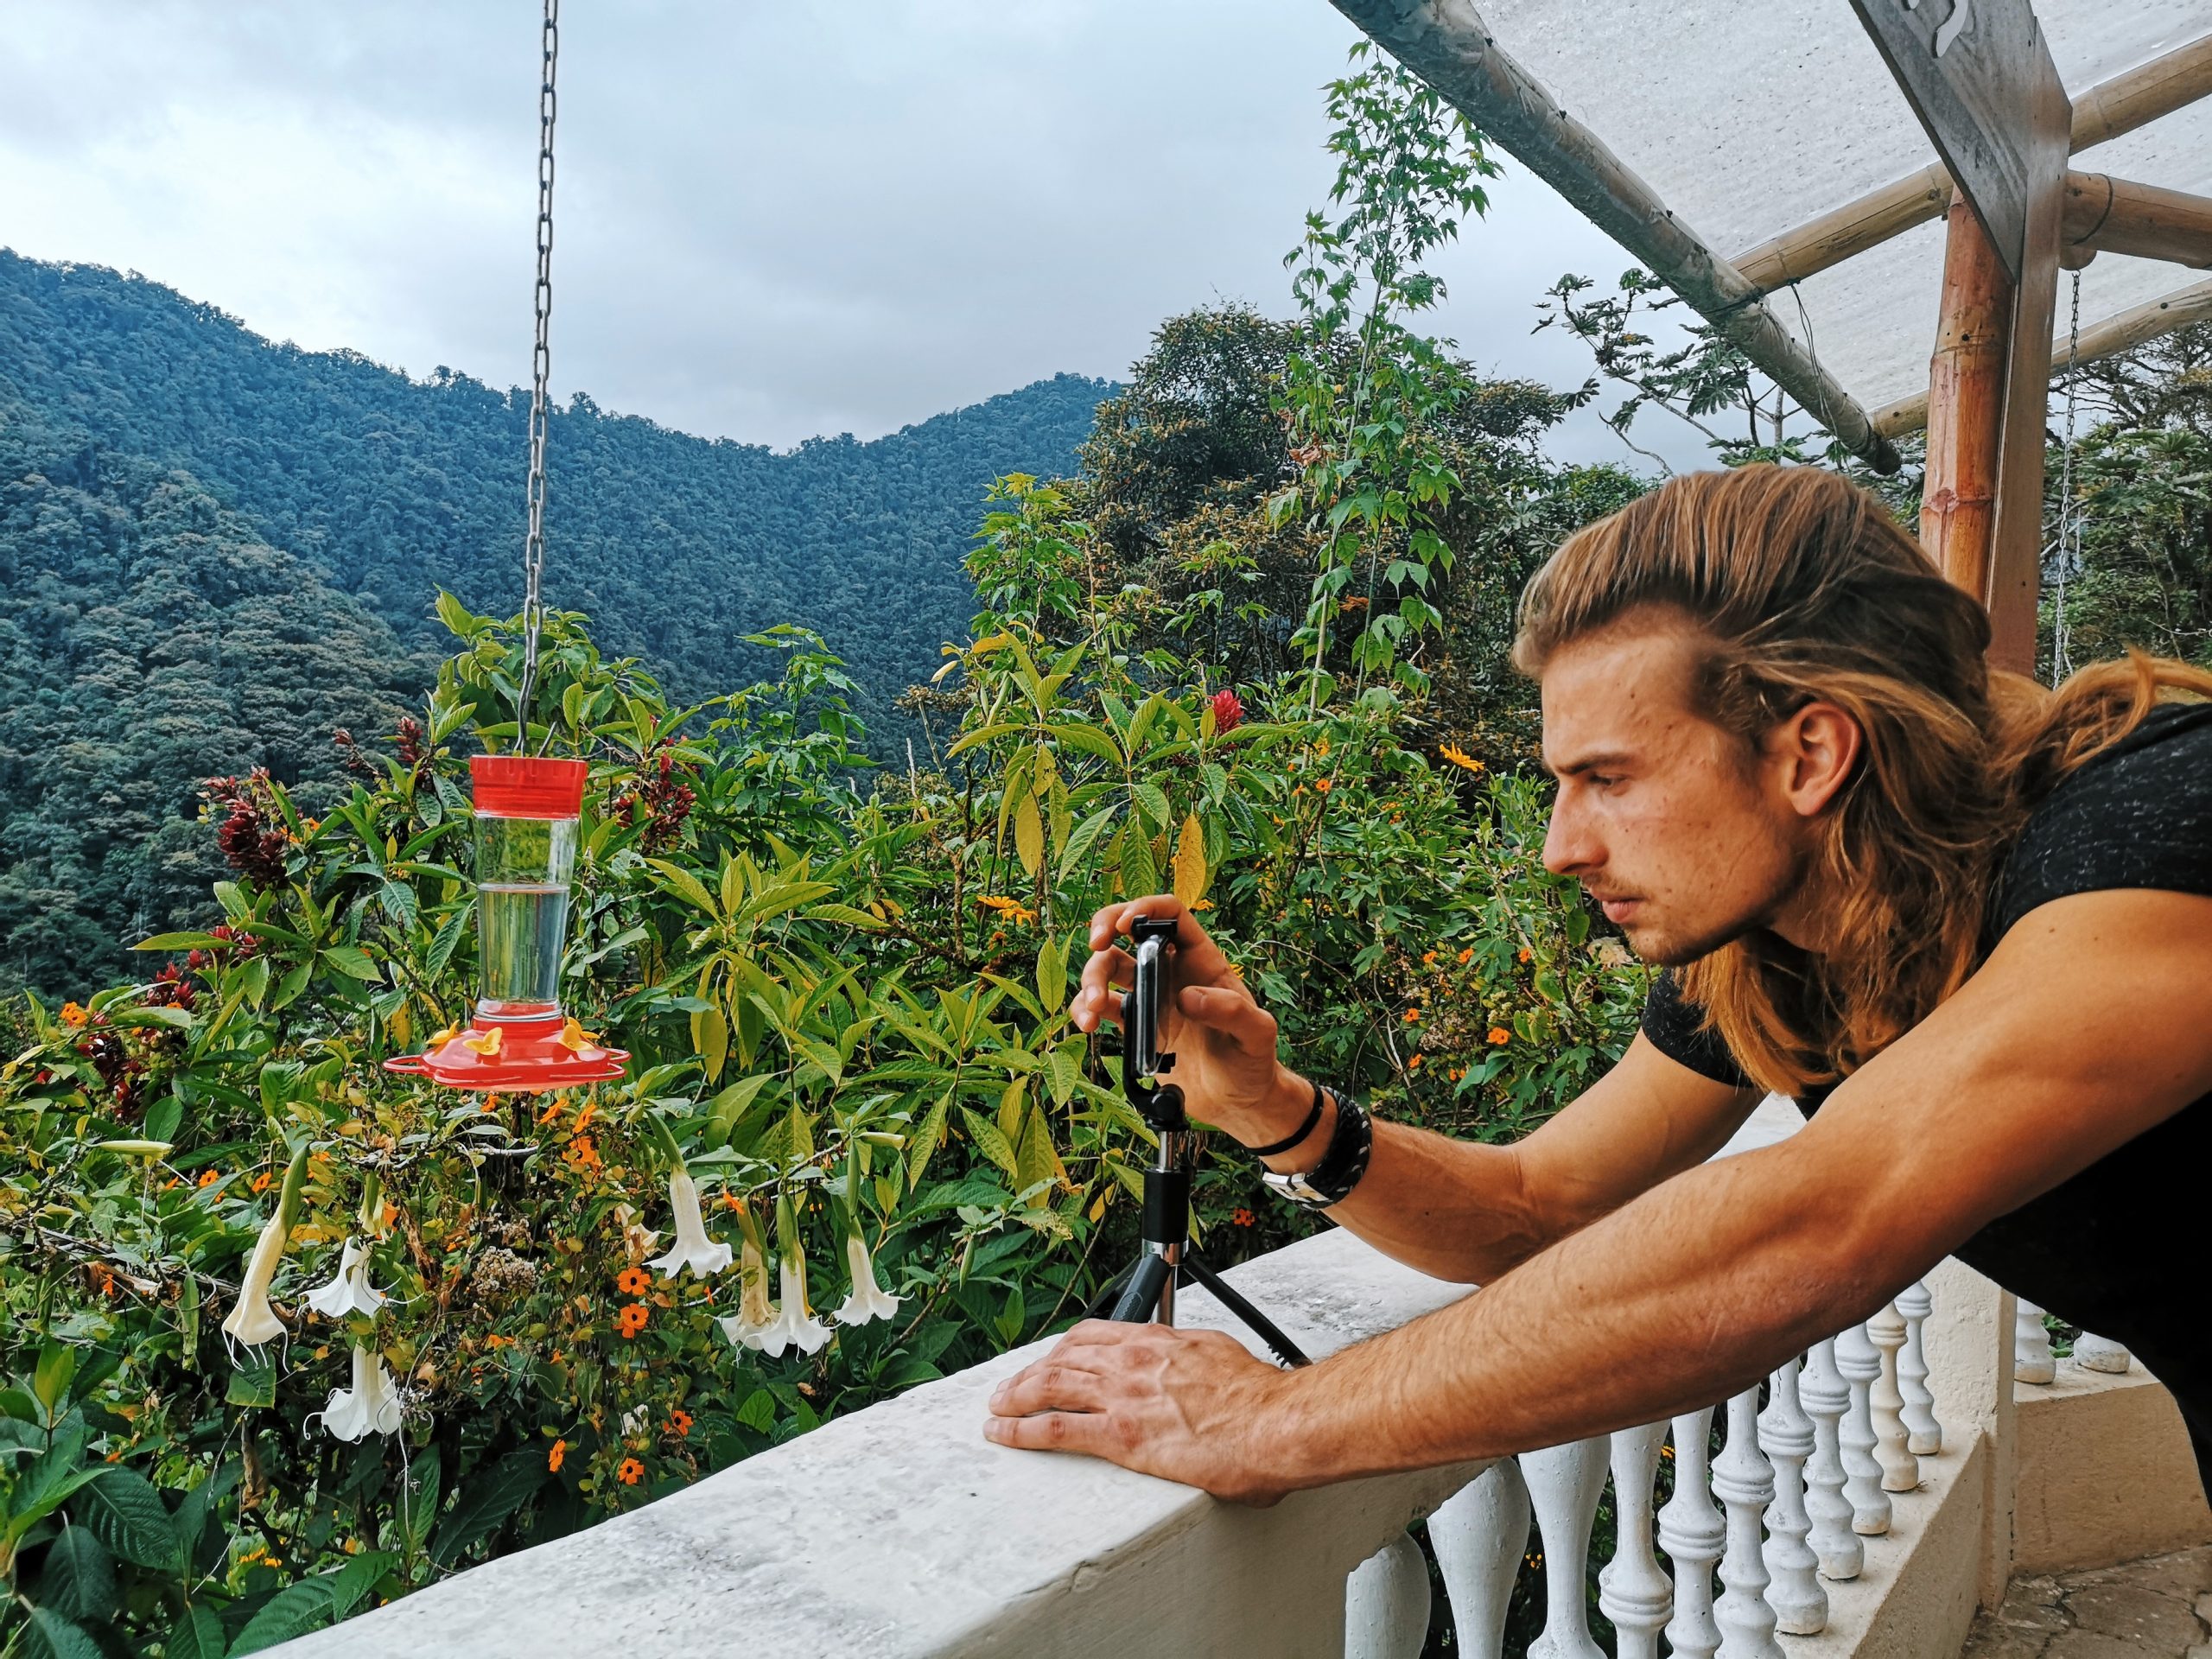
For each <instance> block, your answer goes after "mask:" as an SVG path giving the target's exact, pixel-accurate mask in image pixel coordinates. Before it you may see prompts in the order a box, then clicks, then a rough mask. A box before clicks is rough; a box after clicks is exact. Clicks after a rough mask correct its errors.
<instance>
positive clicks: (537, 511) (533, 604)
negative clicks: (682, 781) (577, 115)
mask: <svg viewBox="0 0 2212 1659" xmlns="http://www.w3.org/2000/svg"><path fill="white" fill-rule="evenodd" d="M543 53H544V65H543V69H544V73H543V79H541V80H540V81H539V83H538V88H537V295H536V305H537V345H536V347H535V348H534V350H533V351H532V353H531V362H530V533H529V537H528V539H527V540H525V541H524V543H523V557H522V568H523V599H522V683H521V684H520V685H519V686H518V688H517V689H516V692H515V752H516V753H518V754H519V753H527V752H528V750H529V747H530V700H531V693H532V691H534V690H536V688H537V637H538V634H539V633H540V632H541V631H542V630H543V626H544V619H545V607H544V603H543V600H542V599H541V598H540V596H539V587H540V583H541V581H542V578H543V575H544V571H545V423H546V416H547V415H548V413H549V412H550V411H549V410H548V406H547V405H548V398H547V393H546V385H545V383H546V380H547V378H548V377H549V376H550V374H551V373H552V371H553V347H552V344H551V339H550V332H549V331H550V327H551V325H552V318H553V118H554V116H555V114H556V111H557V110H558V108H559V102H558V99H556V96H555V93H554V90H553V79H554V74H553V72H554V70H555V68H556V66H557V65H558V63H559V60H560V56H561V0H545V27H544V34H543ZM548 731H549V734H550V727H549V728H548Z"/></svg>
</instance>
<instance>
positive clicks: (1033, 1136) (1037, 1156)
mask: <svg viewBox="0 0 2212 1659" xmlns="http://www.w3.org/2000/svg"><path fill="white" fill-rule="evenodd" d="M1067 1178H1068V1172H1067V1166H1065V1164H1063V1163H1061V1161H1060V1154H1059V1152H1058V1149H1057V1148H1055V1147H1053V1145H1052V1124H1051V1123H1050V1122H1047V1121H1046V1116H1045V1112H1044V1109H1043V1108H1041V1107H1038V1106H1032V1107H1031V1108H1030V1109H1029V1116H1028V1117H1027V1119H1026V1120H1025V1121H1024V1122H1023V1123H1022V1126H1021V1142H1020V1145H1019V1146H1018V1147H1015V1148H1014V1189H1015V1190H1016V1191H1017V1192H1021V1191H1026V1190H1027V1189H1028V1188H1030V1187H1033V1186H1036V1185H1039V1184H1040V1183H1047V1184H1052V1185H1057V1184H1059V1183H1061V1182H1065V1180H1066V1179H1067ZM1051 1198H1052V1193H1051V1192H1050V1191H1049V1190H1048V1191H1046V1192H1035V1193H1032V1194H1031V1196H1030V1199H1029V1205H1030V1207H1031V1208H1032V1209H1041V1208H1042V1207H1043V1206H1044V1205H1046V1204H1047V1203H1049V1202H1050V1201H1051Z"/></svg>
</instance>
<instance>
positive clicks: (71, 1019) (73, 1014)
mask: <svg viewBox="0 0 2212 1659" xmlns="http://www.w3.org/2000/svg"><path fill="white" fill-rule="evenodd" d="M91 1018H92V1015H91V1014H86V1012H85V1011H84V1009H82V1008H81V1007H78V1006H77V1004H75V1003H74V1002H64V1003H63V1004H62V1005H61V1023H62V1024H63V1025H65V1026H67V1027H71V1028H72V1029H74V1028H76V1027H79V1026H82V1025H83V1024H84V1023H85V1022H86V1020H90V1019H91Z"/></svg>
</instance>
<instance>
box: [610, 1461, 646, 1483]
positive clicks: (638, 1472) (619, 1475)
mask: <svg viewBox="0 0 2212 1659" xmlns="http://www.w3.org/2000/svg"><path fill="white" fill-rule="evenodd" d="M614 1478H615V1479H617V1480H619V1481H620V1482H621V1483H622V1484H624V1485H625V1486H634V1485H636V1484H638V1483H639V1481H641V1480H643V1479H644V1478H645V1465H644V1464H642V1463H639V1461H638V1460H637V1459H635V1458H625V1459H622V1466H621V1467H620V1469H617V1470H616V1471H614Z"/></svg>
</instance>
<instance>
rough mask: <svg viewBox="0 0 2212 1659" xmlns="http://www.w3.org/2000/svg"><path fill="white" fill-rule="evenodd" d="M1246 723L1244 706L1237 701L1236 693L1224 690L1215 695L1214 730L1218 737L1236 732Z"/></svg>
mask: <svg viewBox="0 0 2212 1659" xmlns="http://www.w3.org/2000/svg"><path fill="white" fill-rule="evenodd" d="M1243 723H1244V705H1243V703H1242V702H1238V701H1237V698H1236V693H1235V692H1234V691H1231V690H1227V689H1225V688H1224V690H1219V691H1217V692H1215V693H1214V694H1213V729H1214V734H1215V735H1216V736H1220V735H1222V734H1225V733H1229V732H1233V731H1235V730H1236V728H1238V727H1239V726H1241V725H1243Z"/></svg>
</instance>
